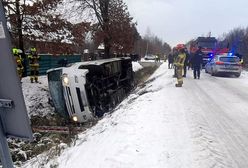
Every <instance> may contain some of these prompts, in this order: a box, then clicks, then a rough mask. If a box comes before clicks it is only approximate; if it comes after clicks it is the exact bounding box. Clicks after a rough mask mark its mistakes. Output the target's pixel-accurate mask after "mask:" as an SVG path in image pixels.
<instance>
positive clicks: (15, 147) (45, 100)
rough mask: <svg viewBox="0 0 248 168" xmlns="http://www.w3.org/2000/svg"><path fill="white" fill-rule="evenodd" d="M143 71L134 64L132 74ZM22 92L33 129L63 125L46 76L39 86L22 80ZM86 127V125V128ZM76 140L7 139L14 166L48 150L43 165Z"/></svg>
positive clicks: (50, 136)
mask: <svg viewBox="0 0 248 168" xmlns="http://www.w3.org/2000/svg"><path fill="white" fill-rule="evenodd" d="M142 68H143V67H142V66H141V65H140V64H139V63H138V62H133V70H134V71H135V72H138V71H139V70H141V69H142ZM22 89H23V95H24V100H25V103H26V107H27V112H28V116H29V117H30V119H31V123H32V126H40V125H41V126H43V125H46V126H47V125H63V122H64V121H63V118H61V117H59V116H58V115H57V114H56V113H55V109H54V108H53V107H52V102H51V98H50V95H49V88H48V81H47V77H46V76H40V77H39V83H31V82H30V79H29V77H25V78H23V79H22ZM89 126H90V125H85V127H89ZM75 138H76V137H75V136H69V135H57V134H46V133H38V132H35V133H34V142H31V143H28V142H22V141H19V140H14V139H8V141H9V146H10V151H11V154H12V156H13V160H14V161H15V164H16V165H20V164H21V163H22V162H24V161H25V160H28V159H30V158H32V157H34V156H36V155H37V154H40V153H42V152H44V151H48V153H49V155H46V157H42V159H43V163H45V162H47V160H49V159H50V157H52V156H53V155H58V154H59V152H60V151H61V149H63V148H64V147H65V146H67V145H70V143H71V142H72V141H73V140H74V139H75ZM38 167H39V166H38Z"/></svg>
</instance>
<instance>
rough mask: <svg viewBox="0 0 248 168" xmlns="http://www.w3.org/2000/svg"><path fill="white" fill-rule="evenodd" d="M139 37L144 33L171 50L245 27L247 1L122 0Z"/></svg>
mask: <svg viewBox="0 0 248 168" xmlns="http://www.w3.org/2000/svg"><path fill="white" fill-rule="evenodd" d="M124 2H126V3H127V5H128V10H129V12H130V14H131V16H133V17H134V21H137V23H138V26H137V27H138V31H139V33H140V34H141V35H144V34H145V33H146V32H147V29H148V27H149V29H150V30H151V32H152V33H153V34H155V35H157V36H158V37H160V38H161V39H163V40H164V41H165V42H167V43H169V44H170V45H172V46H174V45H176V44H177V43H185V42H187V41H189V40H190V39H192V38H196V37H197V36H201V35H205V36H206V35H207V34H208V33H209V32H211V34H212V36H215V37H220V36H221V35H223V33H226V32H229V31H230V30H232V29H233V28H236V27H243V28H245V27H247V26H248V0H124Z"/></svg>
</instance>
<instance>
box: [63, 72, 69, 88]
mask: <svg viewBox="0 0 248 168" xmlns="http://www.w3.org/2000/svg"><path fill="white" fill-rule="evenodd" d="M62 82H63V84H64V85H65V86H68V85H69V77H68V75H67V74H63V76H62Z"/></svg>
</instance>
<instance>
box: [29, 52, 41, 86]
mask: <svg viewBox="0 0 248 168" xmlns="http://www.w3.org/2000/svg"><path fill="white" fill-rule="evenodd" d="M28 60H29V68H30V81H31V83H33V82H34V81H35V82H36V83H38V75H39V66H40V65H39V61H40V56H39V55H38V54H37V51H36V48H30V53H29V55H28Z"/></svg>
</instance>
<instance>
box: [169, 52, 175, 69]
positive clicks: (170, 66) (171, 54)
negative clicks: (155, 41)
mask: <svg viewBox="0 0 248 168" xmlns="http://www.w3.org/2000/svg"><path fill="white" fill-rule="evenodd" d="M173 60H174V58H173V53H172V52H170V53H169V55H168V68H169V69H172V68H173V67H172V66H173Z"/></svg>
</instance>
